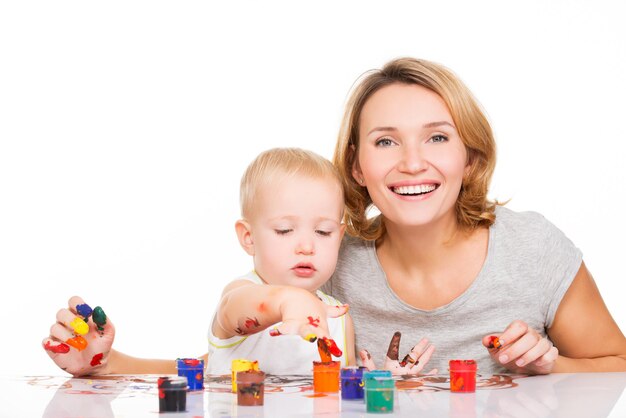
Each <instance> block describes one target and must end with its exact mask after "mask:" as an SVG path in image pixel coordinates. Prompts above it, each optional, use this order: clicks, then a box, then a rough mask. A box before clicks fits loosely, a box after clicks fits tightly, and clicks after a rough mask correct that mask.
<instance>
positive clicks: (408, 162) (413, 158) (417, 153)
mask: <svg viewBox="0 0 626 418" xmlns="http://www.w3.org/2000/svg"><path fill="white" fill-rule="evenodd" d="M427 166H428V162H427V160H426V158H425V155H424V153H423V150H421V149H420V148H419V147H418V146H406V147H405V148H404V149H403V150H402V159H401V160H400V162H399V164H398V170H400V171H402V172H406V173H417V172H420V171H422V170H424V169H426V167H427Z"/></svg>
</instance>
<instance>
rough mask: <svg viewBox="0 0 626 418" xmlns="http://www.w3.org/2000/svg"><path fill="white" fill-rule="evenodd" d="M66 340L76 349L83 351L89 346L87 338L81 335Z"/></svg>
mask: <svg viewBox="0 0 626 418" xmlns="http://www.w3.org/2000/svg"><path fill="white" fill-rule="evenodd" d="M65 342H66V343H68V344H69V345H71V346H72V347H74V348H75V349H77V350H78V351H83V350H84V349H85V348H87V340H85V339H84V338H83V337H81V336H80V335H78V336H76V337H74V338H70V339H69V340H67V341H65Z"/></svg>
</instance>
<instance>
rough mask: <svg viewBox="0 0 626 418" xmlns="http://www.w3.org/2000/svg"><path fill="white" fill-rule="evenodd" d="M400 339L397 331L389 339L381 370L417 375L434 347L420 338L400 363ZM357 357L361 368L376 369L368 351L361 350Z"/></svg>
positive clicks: (396, 373)
mask: <svg viewBox="0 0 626 418" xmlns="http://www.w3.org/2000/svg"><path fill="white" fill-rule="evenodd" d="M401 337H402V334H401V333H400V332H399V331H396V332H395V333H394V334H393V337H391V341H390V342H389V349H388V350H387V356H386V357H385V362H384V364H383V369H385V370H390V371H391V374H393V375H407V374H418V373H419V372H421V371H422V370H423V369H424V367H425V366H426V363H428V361H429V360H430V357H431V356H432V354H433V352H434V351H435V346H433V345H431V344H429V342H428V340H427V339H426V338H422V339H421V341H420V342H419V343H417V345H416V346H415V347H413V349H412V350H411V351H410V352H409V353H408V354H407V355H406V356H404V357H403V359H402V361H399V359H400V357H399V352H400V338H401ZM359 355H360V356H361V363H362V364H363V366H365V367H367V368H368V369H369V370H374V369H376V364H375V363H374V361H373V360H372V356H371V355H370V353H369V351H367V350H361V352H360V353H359ZM435 373H437V370H436V369H433V370H431V371H430V372H428V374H435Z"/></svg>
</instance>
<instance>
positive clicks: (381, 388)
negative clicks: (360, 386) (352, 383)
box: [363, 370, 396, 413]
mask: <svg viewBox="0 0 626 418" xmlns="http://www.w3.org/2000/svg"><path fill="white" fill-rule="evenodd" d="M363 382H364V383H365V405H366V409H367V412H373V413H391V412H393V398H394V394H395V388H396V384H395V382H394V380H393V378H392V377H391V372H390V371H389V370H372V371H369V372H365V373H363Z"/></svg>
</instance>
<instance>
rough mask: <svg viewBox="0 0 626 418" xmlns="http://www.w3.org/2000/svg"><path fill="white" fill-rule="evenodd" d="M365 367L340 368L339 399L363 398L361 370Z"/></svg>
mask: <svg viewBox="0 0 626 418" xmlns="http://www.w3.org/2000/svg"><path fill="white" fill-rule="evenodd" d="M365 370H367V368H365V367H344V368H343V369H341V374H340V376H341V399H363V371H365Z"/></svg>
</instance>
